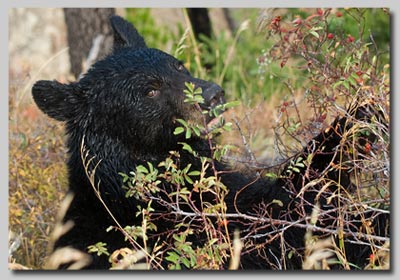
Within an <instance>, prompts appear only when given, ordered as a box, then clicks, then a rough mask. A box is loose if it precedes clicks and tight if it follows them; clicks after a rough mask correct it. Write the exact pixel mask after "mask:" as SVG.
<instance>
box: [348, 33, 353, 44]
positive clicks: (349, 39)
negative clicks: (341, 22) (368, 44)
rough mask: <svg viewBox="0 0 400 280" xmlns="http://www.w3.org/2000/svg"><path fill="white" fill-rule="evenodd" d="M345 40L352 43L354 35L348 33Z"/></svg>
mask: <svg viewBox="0 0 400 280" xmlns="http://www.w3.org/2000/svg"><path fill="white" fill-rule="evenodd" d="M347 42H349V43H353V42H354V37H353V36H351V35H348V36H347Z"/></svg>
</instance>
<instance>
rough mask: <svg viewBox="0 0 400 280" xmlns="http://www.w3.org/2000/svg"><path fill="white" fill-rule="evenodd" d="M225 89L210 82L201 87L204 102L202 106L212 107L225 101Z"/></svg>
mask: <svg viewBox="0 0 400 280" xmlns="http://www.w3.org/2000/svg"><path fill="white" fill-rule="evenodd" d="M224 95H225V91H224V90H223V89H222V88H221V87H220V86H219V85H217V84H212V85H210V86H209V87H207V88H205V89H203V94H202V96H203V98H204V104H202V105H203V106H202V107H205V109H212V108H214V107H215V106H217V105H220V104H224V103H225V98H224Z"/></svg>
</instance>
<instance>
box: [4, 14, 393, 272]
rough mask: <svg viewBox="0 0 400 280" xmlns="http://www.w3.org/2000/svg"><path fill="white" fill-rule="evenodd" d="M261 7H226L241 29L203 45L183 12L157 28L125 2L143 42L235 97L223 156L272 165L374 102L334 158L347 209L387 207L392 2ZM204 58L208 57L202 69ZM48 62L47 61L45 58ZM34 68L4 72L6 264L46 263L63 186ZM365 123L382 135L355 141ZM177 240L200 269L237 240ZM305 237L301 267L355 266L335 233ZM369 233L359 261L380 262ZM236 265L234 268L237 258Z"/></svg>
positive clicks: (383, 259)
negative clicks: (349, 183)
mask: <svg viewBox="0 0 400 280" xmlns="http://www.w3.org/2000/svg"><path fill="white" fill-rule="evenodd" d="M259 13H260V11H259V10H258V9H246V10H242V9H237V10H236V9H235V10H233V11H232V14H233V16H234V17H235V19H236V20H237V21H238V23H239V28H238V30H237V31H236V32H235V33H234V34H233V35H232V36H229V35H228V34H225V33H221V34H219V36H216V37H215V38H212V40H209V41H207V43H198V42H196V41H194V40H193V34H191V29H190V28H188V27H187V26H188V21H187V20H186V21H185V22H183V23H182V24H181V25H178V28H177V30H178V32H177V33H174V32H172V31H171V30H169V29H168V28H164V27H163V28H154V26H155V22H154V19H153V18H152V17H151V16H150V10H149V9H128V11H127V18H128V19H130V20H131V21H132V22H133V23H134V24H135V26H136V27H137V28H138V30H139V32H140V33H142V34H143V35H144V37H145V38H146V41H147V44H148V45H149V46H150V47H156V48H160V49H170V50H171V52H170V53H171V54H175V55H176V56H177V57H178V58H179V59H181V60H182V61H184V62H185V65H186V66H187V67H188V68H189V69H190V70H191V72H192V73H193V75H194V76H199V77H203V78H207V79H210V80H213V81H218V82H219V83H220V84H221V85H222V86H223V88H224V89H225V90H226V93H227V98H228V100H239V101H240V102H241V105H240V106H238V107H236V108H234V109H231V110H230V111H228V112H227V113H226V114H225V117H226V119H229V120H230V121H231V122H232V123H233V128H234V129H233V130H232V131H231V132H226V133H225V134H224V137H222V139H221V142H222V143H229V144H233V145H235V146H237V147H238V148H237V149H236V150H233V152H232V153H231V154H229V157H230V158H234V159H236V161H238V162H240V160H238V158H240V159H242V161H243V162H242V164H243V165H252V166H256V167H257V168H261V167H265V166H266V165H272V164H276V163H279V162H281V161H282V160H283V159H286V158H288V157H291V156H293V155H294V154H295V153H296V152H298V151H300V150H301V148H302V147H303V146H304V145H305V144H306V143H307V142H308V140H309V139H311V138H312V137H313V136H314V135H315V134H316V133H318V132H319V131H321V129H325V128H326V127H327V125H328V124H329V123H330V122H331V121H332V120H333V119H334V118H335V117H337V116H343V115H345V109H346V108H347V107H348V106H349V105H350V104H353V105H354V104H356V106H360V105H361V104H365V102H368V104H372V106H373V107H374V108H375V109H376V110H379V111H380V112H381V119H373V120H370V121H359V122H356V125H354V127H353V128H352V129H351V130H350V131H348V132H347V134H346V135H343V143H342V145H341V147H340V148H341V151H340V152H341V153H342V154H343V161H342V162H341V165H340V166H338V168H349V169H352V171H353V174H354V175H353V177H352V180H353V182H354V183H355V185H356V186H358V188H357V190H356V191H355V192H354V193H351V194H350V193H342V194H341V195H342V201H343V202H346V203H347V204H349V205H355V207H356V209H347V208H345V209H344V210H343V212H342V214H343V215H346V214H347V213H348V212H346V211H358V212H360V213H363V211H364V210H363V209H364V207H367V208H370V209H375V207H378V205H381V204H383V205H384V209H385V211H389V207H390V203H389V201H388V199H389V198H390V192H389V185H390V169H389V166H388V165H389V162H390V148H389V143H390V134H389V129H388V127H387V126H388V125H390V80H389V77H390V66H389V64H388V63H389V47H390V46H389V43H390V36H389V34H390V33H389V16H388V14H387V11H385V10H382V9H336V10H315V9H276V10H267V11H264V14H261V16H260V15H259ZM257 26H258V27H259V31H258V32H256V30H257ZM329 34H331V35H329ZM205 44H208V45H209V48H207V47H206V45H205ZM171 46H172V47H171ZM209 49H211V50H213V52H212V53H210V52H208V51H207V50H209ZM206 63H211V64H212V65H214V67H213V68H212V69H211V70H209V69H205V67H204V65H205V64H206ZM43 67H51V65H50V64H47V63H46V62H44V63H43ZM32 74H33V73H29V70H26V72H23V73H20V74H15V73H14V72H13V71H12V69H11V71H10V77H9V78H10V88H9V111H10V114H9V135H10V146H9V152H10V158H9V175H10V176H9V230H10V240H9V244H10V246H9V250H10V253H9V263H19V264H22V265H23V266H25V267H28V268H32V269H40V268H43V267H45V263H46V256H47V250H48V247H49V243H51V233H52V232H53V230H54V228H55V225H56V220H55V219H56V216H57V211H58V208H59V207H60V204H61V201H62V200H63V198H64V193H65V190H66V187H67V178H66V168H65V161H66V151H65V148H64V144H63V143H64V137H63V127H62V126H61V125H60V124H59V123H56V122H53V121H52V120H50V119H48V118H47V117H45V116H43V114H41V113H40V112H39V111H38V109H37V108H36V107H35V106H34V105H33V103H32V102H31V100H30V98H29V97H27V96H28V95H29V94H28V93H29V91H30V86H31V82H32V79H33V78H27V77H29V76H30V75H32ZM34 78H35V79H36V77H34ZM361 101H363V102H361ZM366 131H372V132H374V134H375V135H377V136H378V137H377V140H375V142H374V143H373V145H372V146H371V145H370V146H368V145H366V144H364V145H363V146H361V147H360V145H359V144H358V139H360V138H361V136H363V135H364V136H365V133H366ZM359 151H364V152H365V151H367V153H366V156H364V157H363V158H361V159H360V158H359V157H358V156H359V155H360V152H359ZM229 157H228V158H229ZM243 159H244V160H243ZM326 183H328V182H327V181H326ZM365 228H367V229H368V228H370V227H369V226H368V225H365ZM210 230H215V229H214V228H210ZM185 234H190V233H189V232H186V233H185ZM177 238H178V239H179V240H180V243H179V242H178V243H177V247H176V248H177V250H178V253H179V252H180V253H182V255H184V256H186V257H187V261H188V262H189V263H190V262H191V256H193V255H194V254H195V255H197V256H200V257H202V259H201V262H200V266H199V267H198V268H216V267H218V264H219V262H218V261H216V259H213V258H212V257H210V256H213V257H216V258H217V257H219V258H223V257H224V255H223V254H228V255H229V254H232V255H237V253H238V251H240V250H242V245H243V244H240V242H238V241H237V240H236V239H235V240H234V241H233V243H234V244H236V245H234V246H233V247H229V250H227V251H226V248H224V249H221V251H218V250H216V249H215V247H214V244H213V243H212V242H211V241H212V240H211V239H210V243H209V244H207V246H205V247H204V248H200V249H198V250H197V251H192V248H191V247H190V246H189V245H188V244H187V243H185V235H184V234H183V235H180V236H177ZM307 238H308V239H307V242H306V244H307V246H308V247H307V248H306V256H305V259H304V262H303V268H304V269H327V268H328V263H329V262H330V260H331V258H332V256H336V257H337V258H338V259H339V260H341V266H342V268H344V269H348V268H350V267H351V264H349V263H348V262H347V261H346V257H345V254H343V251H342V250H341V248H338V247H337V246H336V245H335V244H334V243H332V242H331V239H330V238H327V239H315V238H314V237H313V235H312V234H311V233H310V234H309V235H307ZM179 240H177V241H179ZM370 242H371V246H372V247H373V248H375V253H374V255H373V256H371V262H370V264H369V265H368V266H367V267H365V268H361V269H387V268H388V258H389V250H388V248H387V247H390V246H389V244H385V245H384V246H382V247H378V246H375V244H374V240H371V241H370ZM227 252H228V253H227ZM119 253H121V254H125V255H129V256H132V255H134V254H139V255H140V252H128V253H127V252H125V251H124V252H119ZM218 253H221V255H219V256H218ZM174 257H176V256H175V255H173V254H170V255H169V258H170V260H171V263H173V264H174V266H173V268H180V267H181V266H182V263H179V261H178V260H177V259H174ZM138 258H139V257H138ZM236 261H237V259H236ZM231 265H232V267H237V263H235V258H233V259H232V264H231ZM50 267H51V264H50ZM122 267H123V268H129V267H131V266H130V265H126V266H122Z"/></svg>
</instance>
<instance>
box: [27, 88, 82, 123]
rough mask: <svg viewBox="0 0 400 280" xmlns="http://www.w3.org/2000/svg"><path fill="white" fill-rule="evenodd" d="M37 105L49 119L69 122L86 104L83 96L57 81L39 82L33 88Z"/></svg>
mask: <svg viewBox="0 0 400 280" xmlns="http://www.w3.org/2000/svg"><path fill="white" fill-rule="evenodd" d="M32 96H33V100H34V101H35V103H36V105H37V106H38V107H39V109H40V110H42V111H43V112H44V113H45V114H47V115H48V116H49V117H51V118H53V119H56V120H58V121H67V120H70V119H72V118H74V117H75V116H76V114H77V113H79V112H80V111H81V110H82V108H83V104H84V100H83V96H82V94H77V93H76V92H74V90H73V88H72V86H71V85H65V84H61V83H59V82H57V81H38V82H36V83H35V84H34V85H33V87H32Z"/></svg>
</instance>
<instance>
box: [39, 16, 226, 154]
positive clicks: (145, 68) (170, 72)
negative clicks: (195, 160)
mask: <svg viewBox="0 0 400 280" xmlns="http://www.w3.org/2000/svg"><path fill="white" fill-rule="evenodd" d="M110 20H111V25H112V27H113V30H114V47H113V51H112V53H111V54H110V55H109V56H107V57H106V58H104V59H103V60H100V61H98V62H96V63H95V64H94V65H93V66H92V67H91V68H90V69H89V71H88V72H87V73H86V74H85V75H84V76H83V77H82V78H81V79H80V80H79V81H77V82H73V83H69V84H61V83H59V82H57V81H38V82H37V83H36V84H35V85H34V86H33V88H32V94H33V98H34V101H35V102H36V104H37V106H38V107H39V108H40V109H41V110H42V111H43V112H44V113H46V114H47V115H48V116H50V117H52V118H54V119H56V120H59V121H64V122H65V123H66V129H67V134H68V135H69V136H70V141H81V140H82V139H81V138H83V137H84V138H85V141H86V143H87V144H88V145H89V148H90V149H91V151H92V152H94V153H95V154H96V155H97V156H99V157H100V158H104V157H107V154H106V153H110V152H121V151H110V150H108V149H107V146H109V145H112V146H113V147H115V146H116V145H115V144H116V143H118V146H119V147H122V146H123V147H125V148H126V149H125V151H128V150H129V153H131V154H132V155H133V154H134V155H135V156H137V157H140V156H141V155H146V156H147V157H148V156H149V155H151V154H152V153H160V152H165V151H169V150H171V149H175V148H176V143H177V142H178V141H179V137H181V136H176V135H174V133H173V132H174V129H175V128H176V126H177V125H179V124H178V123H176V119H185V120H188V121H192V122H193V121H194V122H200V121H202V118H204V115H203V114H202V113H201V112H200V110H197V109H196V108H195V105H193V104H189V103H187V102H184V100H185V94H184V89H185V87H186V86H185V83H192V84H194V85H195V87H196V88H198V87H199V88H201V89H202V97H203V99H204V103H203V104H202V107H203V109H209V108H212V107H214V106H216V105H217V104H220V103H223V102H224V91H223V90H222V88H221V87H219V86H218V85H216V84H214V83H211V82H208V81H204V80H201V79H196V78H194V77H192V76H191V75H190V73H189V71H188V70H187V69H186V68H185V66H184V65H183V64H182V62H181V61H179V60H177V59H175V58H174V57H172V56H170V55H168V54H166V53H164V52H162V51H160V50H157V49H152V48H148V47H147V46H146V43H145V42H144V40H143V38H142V37H141V36H140V35H139V33H138V32H137V30H136V29H135V28H134V27H133V26H132V25H131V24H130V23H128V22H127V21H125V20H124V19H122V18H121V17H119V16H113V17H111V19H110ZM203 120H204V119H203ZM91 143H92V144H93V145H90V144H91ZM111 143H112V144H111ZM75 145H76V144H75Z"/></svg>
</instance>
